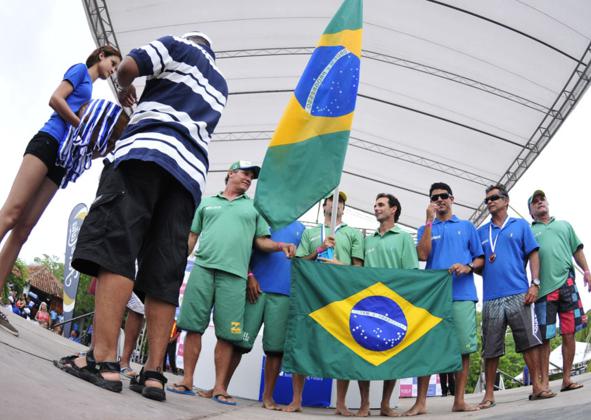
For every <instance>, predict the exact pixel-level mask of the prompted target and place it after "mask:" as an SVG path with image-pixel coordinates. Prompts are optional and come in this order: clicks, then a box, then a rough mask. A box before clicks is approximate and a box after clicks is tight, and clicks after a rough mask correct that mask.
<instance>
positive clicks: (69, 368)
mask: <svg viewBox="0 0 591 420" xmlns="http://www.w3.org/2000/svg"><path fill="white" fill-rule="evenodd" d="M77 357H79V356H74V355H72V356H66V357H62V358H61V359H60V360H58V361H56V362H54V364H55V365H56V366H57V367H59V368H60V369H62V370H63V371H64V372H66V373H69V374H70V375H73V376H75V377H77V378H80V379H84V380H85V381H87V382H90V383H91V384H93V385H96V386H98V387H100V388H104V389H106V390H108V391H112V392H121V390H122V389H123V383H122V382H121V381H109V380H107V379H105V378H103V375H102V374H103V373H119V371H120V367H119V362H98V363H97V361H96V360H95V359H94V354H93V353H92V350H91V351H89V352H88V353H86V366H84V367H78V365H76V363H75V362H74V360H75V359H76V358H77ZM60 366H61V367H60Z"/></svg>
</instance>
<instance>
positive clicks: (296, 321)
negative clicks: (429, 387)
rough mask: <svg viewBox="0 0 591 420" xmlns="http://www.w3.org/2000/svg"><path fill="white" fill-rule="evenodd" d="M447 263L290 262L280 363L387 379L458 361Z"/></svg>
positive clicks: (292, 368)
mask: <svg viewBox="0 0 591 420" xmlns="http://www.w3.org/2000/svg"><path fill="white" fill-rule="evenodd" d="M451 287H452V285H451V276H450V275H449V273H448V272H447V271H442V270H438V271H433V270H398V269H385V268H365V267H352V266H337V265H331V264H319V263H317V262H313V261H305V260H300V259H296V260H294V261H293V265H292V286H291V302H290V314H289V322H288V327H287V339H286V347H285V355H284V359H283V369H284V370H285V371H287V372H294V373H301V374H305V375H310V376H319V377H324V378H337V379H358V380H384V379H398V378H409V377H414V376H427V375H431V374H433V373H438V372H455V371H458V370H460V368H461V356H460V349H459V344H458V341H457V337H456V334H455V330H454V325H453V320H452V294H451Z"/></svg>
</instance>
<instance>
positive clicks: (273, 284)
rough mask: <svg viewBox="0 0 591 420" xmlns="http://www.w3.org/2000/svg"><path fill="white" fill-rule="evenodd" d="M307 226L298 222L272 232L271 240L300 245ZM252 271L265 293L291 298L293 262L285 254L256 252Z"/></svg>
mask: <svg viewBox="0 0 591 420" xmlns="http://www.w3.org/2000/svg"><path fill="white" fill-rule="evenodd" d="M304 230H305V226H304V225H303V224H301V223H300V222H298V221H295V222H293V223H292V224H290V225H288V226H286V227H284V228H282V229H279V230H278V231H276V232H271V239H273V240H274V241H276V242H286V243H290V244H294V245H295V246H296V247H297V246H298V245H299V244H300V241H301V239H302V233H303V232H304ZM250 267H251V271H252V272H253V274H254V276H255V277H256V279H257V280H258V282H259V284H260V286H261V290H262V291H263V292H265V293H278V294H280V295H286V296H289V289H290V287H291V261H290V260H289V259H288V258H287V257H286V256H285V254H284V253H283V252H281V251H280V252H272V253H267V252H262V251H259V250H255V251H254V252H253V254H252V258H251V260H250Z"/></svg>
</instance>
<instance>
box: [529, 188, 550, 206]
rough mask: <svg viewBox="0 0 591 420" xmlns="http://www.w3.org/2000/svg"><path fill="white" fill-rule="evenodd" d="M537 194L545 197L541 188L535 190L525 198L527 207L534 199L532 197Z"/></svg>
mask: <svg viewBox="0 0 591 420" xmlns="http://www.w3.org/2000/svg"><path fill="white" fill-rule="evenodd" d="M538 195H541V196H542V197H546V193H545V192H544V191H542V190H535V191H534V193H533V194H532V195H531V196H530V197H529V198H528V199H527V208H529V206H531V203H532V201H534V198H536V197H537V196H538Z"/></svg>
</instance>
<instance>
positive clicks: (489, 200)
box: [484, 195, 505, 204]
mask: <svg viewBox="0 0 591 420" xmlns="http://www.w3.org/2000/svg"><path fill="white" fill-rule="evenodd" d="M501 198H505V196H504V195H491V196H490V197H486V198H485V199H484V204H488V203H490V202H491V201H497V200H499V199H501Z"/></svg>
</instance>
